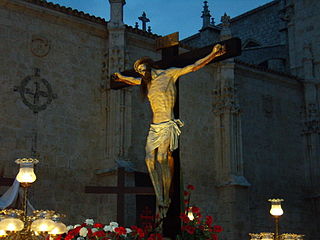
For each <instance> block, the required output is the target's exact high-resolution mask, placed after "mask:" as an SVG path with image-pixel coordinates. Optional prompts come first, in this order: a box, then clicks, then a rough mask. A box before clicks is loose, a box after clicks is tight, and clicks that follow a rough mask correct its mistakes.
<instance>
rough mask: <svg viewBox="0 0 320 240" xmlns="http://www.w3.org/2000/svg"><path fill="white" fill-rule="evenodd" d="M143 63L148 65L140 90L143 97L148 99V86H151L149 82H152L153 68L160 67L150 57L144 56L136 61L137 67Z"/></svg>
mask: <svg viewBox="0 0 320 240" xmlns="http://www.w3.org/2000/svg"><path fill="white" fill-rule="evenodd" d="M141 64H145V65H146V73H145V75H144V76H143V75H142V76H141V85H140V92H141V96H142V98H143V99H146V98H147V96H148V87H149V84H150V82H151V78H152V76H151V68H155V69H157V68H158V67H157V66H156V65H155V63H154V61H153V60H152V59H151V58H149V57H143V58H141V59H139V60H138V61H137V62H136V63H135V69H136V68H137V67H138V66H139V65H141Z"/></svg>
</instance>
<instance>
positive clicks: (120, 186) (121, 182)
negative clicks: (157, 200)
mask: <svg viewBox="0 0 320 240" xmlns="http://www.w3.org/2000/svg"><path fill="white" fill-rule="evenodd" d="M125 174H126V172H125V169H124V168H122V167H121V168H118V170H117V178H118V180H117V186H115V187H102V186H86V187H85V193H95V194H117V222H118V223H119V224H120V225H123V224H124V212H125V211H124V206H125V202H124V196H125V194H136V195H155V193H154V190H153V187H126V186H125Z"/></svg>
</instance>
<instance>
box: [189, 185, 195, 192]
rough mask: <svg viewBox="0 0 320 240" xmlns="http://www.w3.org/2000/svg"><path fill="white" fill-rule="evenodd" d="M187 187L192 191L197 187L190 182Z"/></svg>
mask: <svg viewBox="0 0 320 240" xmlns="http://www.w3.org/2000/svg"><path fill="white" fill-rule="evenodd" d="M187 189H189V190H191V191H192V190H194V189H195V187H194V186H193V185H190V184H189V185H188V186H187Z"/></svg>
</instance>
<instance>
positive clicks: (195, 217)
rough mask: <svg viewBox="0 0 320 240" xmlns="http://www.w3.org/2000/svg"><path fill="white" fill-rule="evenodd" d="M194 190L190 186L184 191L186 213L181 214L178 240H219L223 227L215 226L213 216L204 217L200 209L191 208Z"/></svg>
mask: <svg viewBox="0 0 320 240" xmlns="http://www.w3.org/2000/svg"><path fill="white" fill-rule="evenodd" d="M194 189H195V187H194V186H192V185H188V186H187V190H186V191H184V203H185V212H184V213H181V214H180V219H181V222H182V226H181V236H179V237H178V239H183V240H195V239H197V240H210V239H212V240H218V233H220V232H222V231H223V229H222V227H221V226H219V225H213V218H212V216H206V217H203V216H202V214H201V209H200V208H198V207H195V206H192V207H190V197H191V191H193V190H194Z"/></svg>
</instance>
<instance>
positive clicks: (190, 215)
mask: <svg viewBox="0 0 320 240" xmlns="http://www.w3.org/2000/svg"><path fill="white" fill-rule="evenodd" d="M188 218H189V219H190V221H192V220H193V219H194V216H193V213H192V211H191V208H189V211H188Z"/></svg>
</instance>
